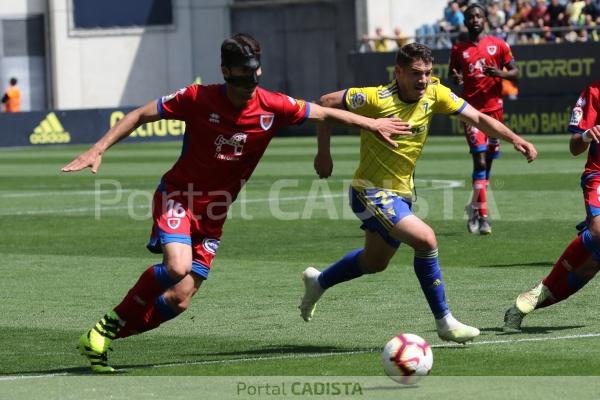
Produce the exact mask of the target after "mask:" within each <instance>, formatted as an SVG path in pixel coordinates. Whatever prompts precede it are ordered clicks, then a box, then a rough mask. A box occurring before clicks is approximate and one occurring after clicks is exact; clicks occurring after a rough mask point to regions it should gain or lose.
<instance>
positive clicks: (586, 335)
mask: <svg viewBox="0 0 600 400" xmlns="http://www.w3.org/2000/svg"><path fill="white" fill-rule="evenodd" d="M595 337H600V333H584V334H581V335H566V336H553V337H533V338H521V339H500V340H483V341H480V342H473V343H469V344H468V345H466V346H467V347H468V346H485V345H494V344H519V343H527V342H547V341H552V340H576V339H589V338H595ZM431 347H432V348H445V347H464V345H461V344H455V343H449V344H443V343H442V344H434V345H432V346H431ZM380 351H381V349H380V348H376V349H365V350H355V351H339V352H330V353H306V354H287V355H281V356H272V357H245V358H233V359H225V360H204V361H182V362H175V363H169V364H157V365H148V366H145V367H136V368H119V369H118V371H123V372H126V371H133V370H139V369H153V368H171V367H182V366H186V365H213V364H230V363H244V362H256V361H272V360H287V359H305V358H323V357H336V356H345V355H355V354H369V353H377V352H380ZM75 375H80V374H76V373H73V372H68V371H65V372H55V373H51V374H37V375H7V376H0V382H2V381H16V380H19V379H39V378H55V377H58V376H75Z"/></svg>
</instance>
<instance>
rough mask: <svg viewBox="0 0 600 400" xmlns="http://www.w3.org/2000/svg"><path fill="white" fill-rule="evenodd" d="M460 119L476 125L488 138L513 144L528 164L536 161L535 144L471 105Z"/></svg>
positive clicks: (460, 115) (459, 116)
mask: <svg viewBox="0 0 600 400" xmlns="http://www.w3.org/2000/svg"><path fill="white" fill-rule="evenodd" d="M458 118H459V119H460V120H461V121H464V122H466V123H468V124H470V125H474V126H475V127H477V128H478V129H479V130H481V131H482V132H484V133H485V134H486V135H488V136H491V137H495V138H498V139H503V140H506V141H508V142H511V143H512V144H513V146H514V147H515V150H517V151H518V152H519V153H521V154H523V155H524V156H525V158H527V161H528V162H532V161H533V160H535V159H536V157H537V150H536V149H535V147H534V146H533V144H531V143H529V142H528V141H526V140H525V139H523V138H522V137H520V136H519V135H517V134H516V133H514V132H513V131H511V130H510V128H508V127H507V126H506V125H504V124H503V123H501V122H500V121H497V120H495V119H494V118H492V117H490V116H488V115H485V114H483V113H481V112H479V111H477V110H476V109H475V108H473V107H471V106H470V105H467V106H466V107H465V109H464V110H463V111H462V112H461V113H460V114H459V115H458Z"/></svg>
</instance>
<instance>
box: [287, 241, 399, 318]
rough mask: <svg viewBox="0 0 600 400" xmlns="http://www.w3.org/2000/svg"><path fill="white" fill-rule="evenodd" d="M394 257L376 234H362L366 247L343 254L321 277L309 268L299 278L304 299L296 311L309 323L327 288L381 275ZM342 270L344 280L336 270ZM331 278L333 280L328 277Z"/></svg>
mask: <svg viewBox="0 0 600 400" xmlns="http://www.w3.org/2000/svg"><path fill="white" fill-rule="evenodd" d="M395 253H396V248H395V247H392V246H390V245H389V244H388V243H386V242H385V241H384V240H383V239H382V238H381V236H380V235H379V234H378V233H375V232H370V231H365V247H364V248H363V249H357V250H353V251H351V252H350V253H348V254H346V256H344V257H343V258H342V259H341V260H339V261H338V262H337V263H335V264H333V265H332V267H333V269H331V270H330V269H328V270H325V271H324V274H321V272H320V271H319V270H317V269H316V268H314V267H308V268H307V269H306V270H304V272H303V274H302V280H303V282H304V296H303V297H302V301H301V303H300V306H299V307H298V308H299V309H300V315H301V316H302V318H303V319H304V320H305V321H307V322H308V321H310V320H311V319H312V317H313V314H314V311H315V307H316V303H317V301H318V300H319V299H320V298H321V296H322V295H323V293H324V292H325V290H326V289H327V288H329V287H331V286H333V285H334V284H337V283H341V282H344V281H347V280H350V279H354V278H358V277H359V276H362V275H363V274H372V273H376V272H381V271H383V270H384V269H386V267H387V266H388V264H389V262H390V260H391V259H392V257H393V256H394V254H395ZM342 268H343V269H344V271H343V272H342V274H343V275H344V276H340V275H341V274H340V271H339V269H342ZM330 274H332V275H335V276H332V277H330V276H329V275H330ZM334 282H335V283H334Z"/></svg>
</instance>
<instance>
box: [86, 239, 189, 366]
mask: <svg viewBox="0 0 600 400" xmlns="http://www.w3.org/2000/svg"><path fill="white" fill-rule="evenodd" d="M191 268H192V249H191V246H189V245H186V244H182V243H168V244H165V245H164V246H163V262H162V263H161V264H156V265H153V266H151V267H150V268H148V269H147V270H146V271H144V272H143V273H142V275H141V276H140V278H139V279H138V281H137V282H136V284H135V285H134V286H133V287H132V288H131V289H130V290H129V292H128V293H127V295H126V296H125V297H124V298H123V300H122V301H121V303H119V305H117V306H116V307H115V308H114V309H113V310H111V311H109V312H108V313H107V314H106V315H105V316H104V317H102V318H101V319H100V320H99V321H98V323H96V325H94V327H93V328H92V329H90V330H89V331H88V332H86V333H84V334H83V335H82V336H81V337H80V340H79V346H78V347H79V349H80V351H81V354H82V355H83V356H85V357H86V358H87V359H88V361H89V362H90V365H91V368H92V371H94V372H113V371H114V369H113V368H112V367H110V366H109V365H108V360H107V351H108V349H109V346H110V344H111V342H112V341H113V340H114V339H116V338H117V335H118V333H119V331H120V330H121V328H122V327H123V326H124V325H125V324H126V323H127V321H129V320H135V319H136V318H140V317H143V316H144V315H145V314H146V313H147V312H148V310H149V309H150V308H151V307H152V306H153V305H154V303H155V301H156V299H157V298H158V297H159V296H160V295H162V294H163V293H164V292H165V291H166V290H167V289H168V288H169V287H171V286H174V285H176V284H177V283H178V282H179V281H181V280H182V279H183V278H185V276H186V275H188V273H189V272H190V271H191Z"/></svg>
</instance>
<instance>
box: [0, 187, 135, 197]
mask: <svg viewBox="0 0 600 400" xmlns="http://www.w3.org/2000/svg"><path fill="white" fill-rule="evenodd" d="M132 191H133V190H132V189H121V192H122V193H127V192H132ZM102 193H115V191H114V190H71V191H69V190H62V191H55V192H44V191H41V192H13V193H0V198H17V197H41V196H84V195H88V194H94V195H95V194H102Z"/></svg>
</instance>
